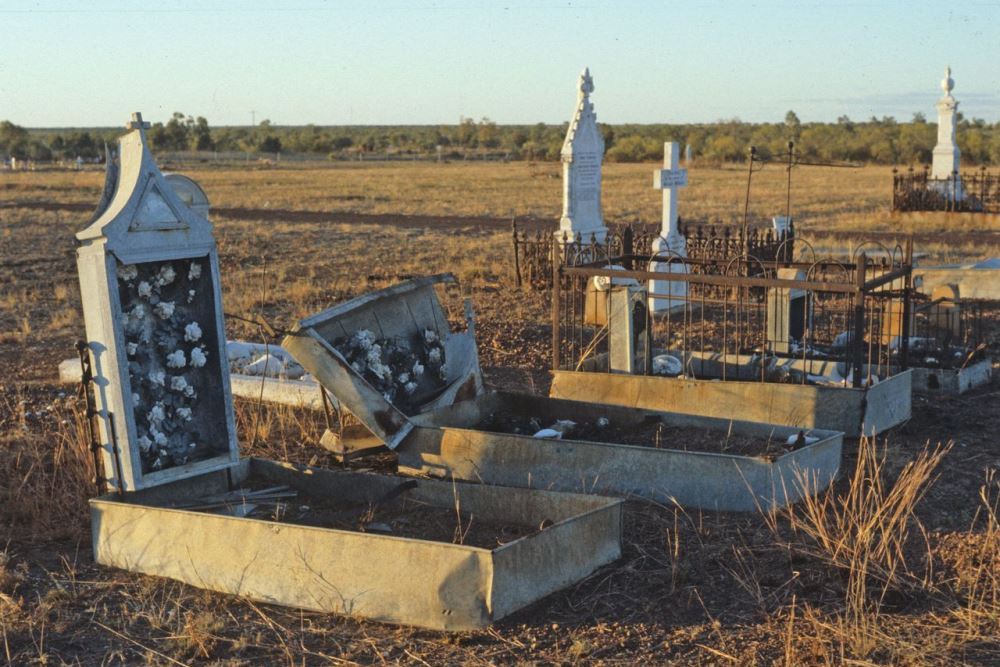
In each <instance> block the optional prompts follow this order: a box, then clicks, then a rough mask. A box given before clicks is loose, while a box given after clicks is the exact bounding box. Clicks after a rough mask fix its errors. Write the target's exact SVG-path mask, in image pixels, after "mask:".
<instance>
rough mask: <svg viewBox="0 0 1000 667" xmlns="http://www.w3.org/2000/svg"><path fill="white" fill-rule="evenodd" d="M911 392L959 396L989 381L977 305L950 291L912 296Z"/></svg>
mask: <svg viewBox="0 0 1000 667" xmlns="http://www.w3.org/2000/svg"><path fill="white" fill-rule="evenodd" d="M909 330H910V333H911V336H910V341H909V350H910V355H909V358H910V362H911V367H912V369H913V388H914V390H916V391H922V392H931V393H933V392H944V393H949V394H962V393H965V392H966V391H968V390H969V389H973V388H975V387H978V386H981V385H984V384H986V383H988V382H989V381H990V376H991V374H992V371H993V360H992V359H991V358H990V357H989V355H988V351H987V346H986V343H985V339H984V337H983V304H982V302H981V301H973V300H971V299H963V298H962V297H961V294H960V292H959V288H958V286H956V285H942V286H940V287H937V288H935V289H934V290H933V291H932V292H931V294H930V296H925V295H917V297H916V298H915V299H914V306H913V310H912V315H911V318H910V326H909Z"/></svg>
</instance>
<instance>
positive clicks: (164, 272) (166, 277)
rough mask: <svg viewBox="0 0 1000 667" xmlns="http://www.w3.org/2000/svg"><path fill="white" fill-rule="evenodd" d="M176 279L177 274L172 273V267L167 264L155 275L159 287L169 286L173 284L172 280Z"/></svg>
mask: <svg viewBox="0 0 1000 667" xmlns="http://www.w3.org/2000/svg"><path fill="white" fill-rule="evenodd" d="M176 277H177V272H176V271H174V267H172V266H170V265H169V264H167V265H165V266H163V267H162V268H161V269H160V273H159V274H157V276H156V284H157V285H160V286H163V285H169V284H170V283H172V282H174V279H175V278H176Z"/></svg>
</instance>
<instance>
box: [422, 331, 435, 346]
mask: <svg viewBox="0 0 1000 667" xmlns="http://www.w3.org/2000/svg"><path fill="white" fill-rule="evenodd" d="M437 339H438V335H437V332H436V331H434V330H433V329H424V342H425V343H427V344H428V345H430V344H431V343H435V342H437Z"/></svg>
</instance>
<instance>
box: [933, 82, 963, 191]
mask: <svg viewBox="0 0 1000 667" xmlns="http://www.w3.org/2000/svg"><path fill="white" fill-rule="evenodd" d="M954 87H955V80H954V79H952V78H951V68H950V67H946V68H945V70H944V79H942V80H941V90H943V91H944V97H942V98H941V99H940V100H938V103H937V110H938V136H937V145H936V146H934V159H933V162H932V163H931V178H935V179H942V180H944V179H947V180H948V181H950V182H949V183H948V184H947V185H944V186H943V190H944V192H943V194H947V195H948V196H951V195H952V194H954V196H955V199H956V200H960V199H962V198H963V196H964V195H963V192H962V182H961V180H959V178H958V176H957V173H958V169H959V159H960V158H961V155H962V153H961V151H960V150H958V142H957V141H956V134H957V126H958V101H957V100H956V99H955V98H954V97H952V95H951V91H952V89H953V88H954ZM953 179H954V180H953ZM952 188H954V190H955V191H954V193H952Z"/></svg>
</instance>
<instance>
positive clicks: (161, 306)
mask: <svg viewBox="0 0 1000 667" xmlns="http://www.w3.org/2000/svg"><path fill="white" fill-rule="evenodd" d="M136 308H138V306H136ZM153 310H154V311H155V312H156V314H157V315H159V316H160V319H161V320H167V319H170V316H171V315H173V314H174V302H173V301H161V302H159V303H158V304H156V308H154V309H153Z"/></svg>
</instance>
